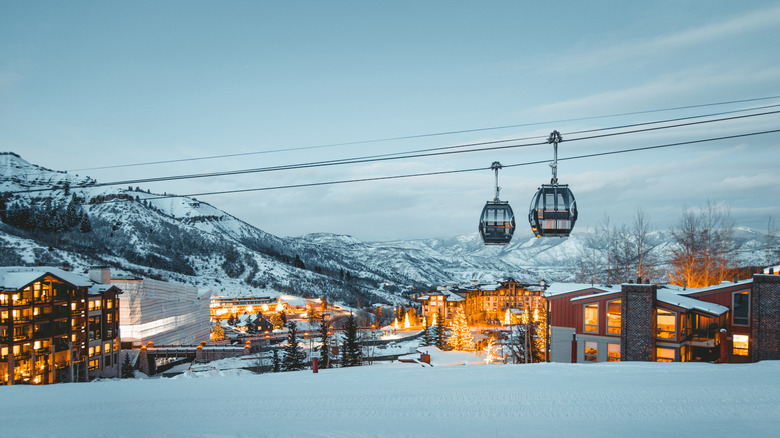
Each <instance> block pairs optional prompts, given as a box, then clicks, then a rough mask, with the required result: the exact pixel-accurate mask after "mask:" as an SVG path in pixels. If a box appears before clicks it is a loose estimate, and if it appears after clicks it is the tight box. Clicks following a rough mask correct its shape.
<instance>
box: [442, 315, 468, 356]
mask: <svg viewBox="0 0 780 438" xmlns="http://www.w3.org/2000/svg"><path fill="white" fill-rule="evenodd" d="M447 346H448V347H449V348H450V350H456V351H474V337H472V336H471V330H469V325H468V322H467V321H466V313H465V312H464V311H463V308H462V307H458V310H457V311H456V312H455V320H454V321H453V322H452V330H451V333H450V337H449V338H448V339H447Z"/></svg>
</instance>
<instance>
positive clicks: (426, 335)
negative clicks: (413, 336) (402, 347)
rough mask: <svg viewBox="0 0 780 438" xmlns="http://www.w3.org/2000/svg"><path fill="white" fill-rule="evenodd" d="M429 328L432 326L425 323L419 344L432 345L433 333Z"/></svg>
mask: <svg viewBox="0 0 780 438" xmlns="http://www.w3.org/2000/svg"><path fill="white" fill-rule="evenodd" d="M431 330H433V327H432V326H427V325H426V326H425V327H423V336H422V341H421V343H420V346H422V347H427V346H429V345H433V335H431Z"/></svg>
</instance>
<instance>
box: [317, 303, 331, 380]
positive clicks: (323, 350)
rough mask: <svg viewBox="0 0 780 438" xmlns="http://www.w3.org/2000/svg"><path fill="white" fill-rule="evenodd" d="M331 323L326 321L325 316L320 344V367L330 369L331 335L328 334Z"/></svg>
mask: <svg viewBox="0 0 780 438" xmlns="http://www.w3.org/2000/svg"><path fill="white" fill-rule="evenodd" d="M329 326H330V322H329V321H328V320H326V319H325V315H323V316H322V319H320V328H319V332H320V333H319V334H320V339H322V342H321V343H320V367H321V368H330V366H331V365H330V335H329V334H328V330H329Z"/></svg>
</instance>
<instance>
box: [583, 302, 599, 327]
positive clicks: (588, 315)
mask: <svg viewBox="0 0 780 438" xmlns="http://www.w3.org/2000/svg"><path fill="white" fill-rule="evenodd" d="M585 332H587V333H598V332H599V305H598V304H586V305H585Z"/></svg>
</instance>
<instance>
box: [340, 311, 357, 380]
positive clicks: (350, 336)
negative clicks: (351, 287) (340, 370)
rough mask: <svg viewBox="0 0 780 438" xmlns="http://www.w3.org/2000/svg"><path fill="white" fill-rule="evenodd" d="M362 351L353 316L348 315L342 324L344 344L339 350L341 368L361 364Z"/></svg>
mask: <svg viewBox="0 0 780 438" xmlns="http://www.w3.org/2000/svg"><path fill="white" fill-rule="evenodd" d="M361 356H362V351H361V347H360V342H359V340H358V333H357V321H356V320H355V316H354V315H353V314H351V313H350V314H349V316H348V317H347V321H346V322H345V323H344V342H343V343H342V350H341V366H342V367H356V366H360V364H361Z"/></svg>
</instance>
